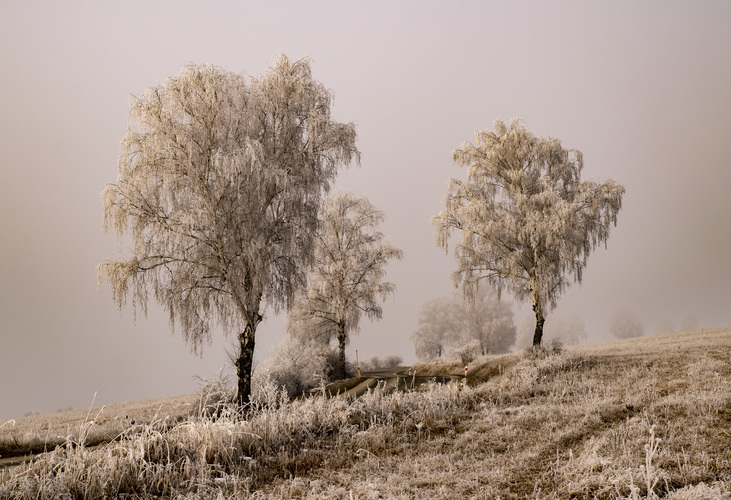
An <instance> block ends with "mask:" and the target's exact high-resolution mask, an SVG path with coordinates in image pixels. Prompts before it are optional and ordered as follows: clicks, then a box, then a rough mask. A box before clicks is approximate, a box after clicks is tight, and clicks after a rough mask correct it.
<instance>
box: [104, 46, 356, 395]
mask: <svg viewBox="0 0 731 500" xmlns="http://www.w3.org/2000/svg"><path fill="white" fill-rule="evenodd" d="M331 101H332V95H331V92H330V91H328V90H327V89H326V88H325V87H324V86H323V85H322V84H321V83H319V82H317V81H315V80H314V79H313V78H312V75H311V70H310V64H309V61H308V60H299V61H295V62H291V61H290V60H289V59H288V58H287V57H285V56H279V57H278V58H277V60H276V63H275V65H274V66H273V67H272V68H270V69H269V70H268V71H267V72H266V73H265V74H264V75H263V76H262V77H260V78H248V77H245V76H244V75H242V74H237V73H233V72H230V71H226V70H224V69H222V68H219V67H215V66H211V65H203V66H198V65H193V64H190V65H187V66H185V67H184V68H183V69H182V70H181V72H180V74H178V75H177V76H175V77H172V78H170V79H168V80H167V81H166V82H165V83H164V84H162V85H159V86H155V87H151V88H149V89H148V90H147V91H146V92H145V93H144V95H142V96H141V97H134V98H133V99H132V104H131V111H130V125H129V131H128V133H127V135H126V136H125V137H124V140H123V141H122V151H121V155H120V158H119V175H118V178H117V182H116V183H114V184H110V185H108V186H107V188H106V189H105V190H104V193H103V195H102V198H103V202H104V222H105V227H106V229H107V230H109V229H112V228H113V229H114V230H115V231H116V232H117V233H118V234H119V236H120V238H122V235H123V234H124V233H126V232H128V231H129V232H130V233H131V237H132V239H131V241H132V245H133V248H132V255H131V256H129V257H127V258H123V259H120V260H107V261H105V262H104V263H102V264H100V265H99V267H98V273H99V280H100V282H101V280H102V279H103V276H106V278H107V279H108V280H109V282H110V284H111V287H112V293H113V298H114V300H115V301H116V302H117V304H118V306H119V307H120V308H121V307H122V306H123V305H124V304H125V303H126V301H127V300H128V298H129V297H130V296H131V299H132V305H133V307H134V309H135V311H137V310H138V309H142V310H143V311H144V312H146V311H147V304H148V301H149V299H150V298H151V295H150V294H152V297H154V299H155V300H156V301H157V302H159V303H160V304H161V305H162V306H163V307H164V308H165V309H167V311H168V313H169V317H170V323H171V326H172V327H173V328H174V329H175V328H176V327H178V328H179V329H180V330H181V332H182V334H183V336H184V337H185V340H186V341H187V342H188V343H189V344H190V345H191V348H192V350H193V351H194V352H199V351H200V350H201V348H202V346H203V345H204V344H206V343H209V342H210V339H211V335H212V331H213V330H214V328H216V327H217V326H220V327H222V329H223V331H224V332H225V333H227V334H228V333H235V334H236V335H237V337H238V341H239V342H238V344H239V353H238V357H237V359H236V370H237V375H238V400H239V403H241V404H246V403H247V402H248V400H249V398H250V394H251V370H252V362H253V355H254V346H255V335H256V329H257V326H258V325H259V324H260V322H261V321H262V319H263V317H262V313H263V309H264V307H265V306H270V307H272V308H273V310H274V311H278V310H280V309H281V308H283V307H288V306H289V304H290V302H291V301H292V299H293V296H294V291H295V290H296V289H297V288H298V287H300V286H302V285H303V284H304V283H305V277H306V272H307V269H308V267H309V266H310V265H311V264H312V257H313V252H314V244H315V239H314V234H315V229H316V227H317V213H318V210H319V207H320V203H321V199H322V197H323V195H324V193H325V192H327V191H328V190H329V187H330V184H331V182H332V181H333V179H334V178H335V176H336V173H337V170H338V168H339V167H340V166H342V165H347V164H349V163H350V162H351V161H353V160H355V161H359V159H360V153H359V152H358V150H357V149H356V146H355V139H356V133H355V127H354V125H352V124H343V123H338V122H336V121H333V120H332V119H331V117H330V107H331Z"/></svg>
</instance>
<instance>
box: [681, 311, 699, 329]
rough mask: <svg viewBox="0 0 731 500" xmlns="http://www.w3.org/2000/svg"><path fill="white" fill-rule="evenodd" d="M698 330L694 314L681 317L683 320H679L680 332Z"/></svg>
mask: <svg viewBox="0 0 731 500" xmlns="http://www.w3.org/2000/svg"><path fill="white" fill-rule="evenodd" d="M697 328H698V318H696V317H695V314H692V313H689V314H686V315H685V316H683V319H681V320H680V330H681V331H684V332H686V331H688V330H695V329H697Z"/></svg>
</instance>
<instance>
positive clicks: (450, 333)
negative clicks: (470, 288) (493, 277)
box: [411, 288, 516, 360]
mask: <svg viewBox="0 0 731 500" xmlns="http://www.w3.org/2000/svg"><path fill="white" fill-rule="evenodd" d="M515 333H516V329H515V325H514V324H513V310H512V307H511V305H510V304H509V303H506V302H503V301H501V300H500V299H498V298H497V296H496V295H495V294H492V293H488V292H487V291H486V290H484V289H482V288H480V289H478V290H477V291H476V293H475V295H474V296H473V297H472V298H467V297H464V296H463V295H461V294H455V296H454V298H452V299H447V298H439V299H432V300H429V301H427V302H426V303H424V305H423V307H422V309H421V314H420V316H419V328H418V329H417V330H416V331H414V332H413V333H412V334H411V340H412V341H413V342H414V347H415V348H416V355H417V356H418V357H419V359H422V360H423V359H435V358H438V357H440V356H442V355H443V354H445V353H446V352H447V350H448V348H451V350H454V351H463V350H464V349H468V350H470V351H474V352H473V353H472V354H474V355H478V356H479V355H485V354H498V353H502V352H506V351H508V349H510V347H511V346H512V345H513V344H514V343H515Z"/></svg>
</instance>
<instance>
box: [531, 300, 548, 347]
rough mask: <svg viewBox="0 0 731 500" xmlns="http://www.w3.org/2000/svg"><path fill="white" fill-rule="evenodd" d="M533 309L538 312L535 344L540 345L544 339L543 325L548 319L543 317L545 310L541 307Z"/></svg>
mask: <svg viewBox="0 0 731 500" xmlns="http://www.w3.org/2000/svg"><path fill="white" fill-rule="evenodd" d="M533 311H535V313H536V330H535V332H534V333H533V345H534V346H540V345H541V340H543V325H544V323H545V322H546V319H545V318H544V317H543V311H541V308H540V307H533Z"/></svg>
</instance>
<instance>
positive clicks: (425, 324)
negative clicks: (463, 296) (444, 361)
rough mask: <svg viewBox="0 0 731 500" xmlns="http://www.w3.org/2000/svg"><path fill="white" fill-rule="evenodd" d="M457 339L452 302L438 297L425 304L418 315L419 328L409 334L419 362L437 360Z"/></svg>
mask: <svg viewBox="0 0 731 500" xmlns="http://www.w3.org/2000/svg"><path fill="white" fill-rule="evenodd" d="M458 337H459V335H458V333H457V328H456V322H455V320H454V310H453V302H452V300H450V299H448V298H446V297H440V298H437V299H431V300H428V301H427V302H425V303H424V305H423V306H422V307H421V312H420V313H419V328H418V329H417V330H416V331H414V332H412V333H411V341H412V342H413V343H414V348H415V350H416V356H417V357H418V358H419V359H421V360H428V359H436V358H439V357H441V356H442V355H444V354H445V353H446V348H447V347H448V346H453V345H454V344H455V341H456V339H458Z"/></svg>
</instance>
